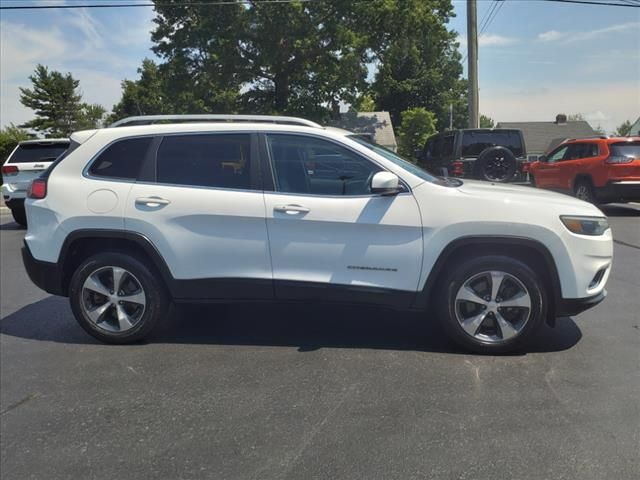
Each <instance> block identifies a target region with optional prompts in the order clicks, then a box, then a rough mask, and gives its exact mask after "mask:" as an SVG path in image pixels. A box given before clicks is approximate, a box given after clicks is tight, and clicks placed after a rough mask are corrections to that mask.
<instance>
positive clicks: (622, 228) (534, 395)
mask: <svg viewBox="0 0 640 480" xmlns="http://www.w3.org/2000/svg"><path fill="white" fill-rule="evenodd" d="M605 211H606V213H607V214H608V216H609V217H610V223H611V224H612V226H613V232H614V237H615V240H616V244H615V259H614V268H613V271H612V274H611V277H610V279H609V283H608V291H609V296H608V297H607V299H606V300H605V301H604V302H603V303H602V304H600V305H599V306H597V307H596V308H594V309H592V310H590V311H587V312H585V313H583V314H581V315H579V316H577V317H575V318H563V319H560V320H559V321H558V325H557V326H556V328H555V329H551V328H549V327H545V328H544V329H543V330H542V331H541V332H540V334H539V335H538V336H537V338H536V339H535V341H534V342H533V344H532V345H531V347H530V348H529V349H528V350H527V351H526V352H524V353H522V354H518V355H512V356H503V357H491V356H478V355H470V354H466V353H464V352H461V351H459V350H457V349H456V348H454V347H453V346H452V345H451V344H450V343H449V342H448V341H447V340H446V339H445V338H444V336H443V334H442V333H441V331H440V330H439V329H438V328H437V327H436V326H435V325H434V323H433V322H432V321H431V318H430V315H429V313H428V312H427V313H425V314H417V313H400V312H396V311H392V310H383V309H371V308H354V307H342V308H336V307H327V306H322V305H236V306H231V307H229V308H227V309H223V308H219V307H218V308H213V307H211V308H195V307H194V308H183V309H180V310H175V311H174V312H173V313H172V315H171V321H170V323H169V324H168V325H167V326H166V327H165V328H164V329H162V331H160V332H158V333H157V334H156V335H155V336H154V338H153V339H152V340H151V341H150V342H148V343H146V344H142V345H132V346H106V345H101V344H99V343H98V342H97V341H95V340H93V339H92V338H91V337H89V336H87V335H86V334H85V333H84V331H83V330H81V329H80V327H79V326H78V325H77V324H76V323H75V320H74V319H73V317H72V314H71V311H70V309H69V306H68V304H67V301H66V299H63V298H57V297H52V296H49V295H47V294H46V293H44V292H42V291H40V290H38V289H37V288H36V287H35V286H34V285H32V284H31V283H30V282H29V280H28V278H27V276H26V274H25V272H24V269H23V267H22V261H21V258H20V253H19V249H20V245H21V243H22V238H23V236H24V230H21V229H19V228H18V227H17V226H16V225H15V224H13V223H12V222H11V217H10V216H8V215H6V214H4V215H1V216H0V225H1V226H0V242H1V258H0V260H1V285H0V294H1V302H0V316H1V321H0V386H1V388H0V454H1V459H0V462H1V463H0V475H1V476H2V478H3V479H6V480H10V479H45V478H46V479H51V480H53V479H71V478H73V479H75V478H77V479H94V478H95V479H119V480H124V479H179V478H180V479H182V478H184V479H209V478H210V479H275V478H278V479H368V480H373V479H403V480H404V479H425V478H429V479H447V480H448V479H580V480H586V479H598V480H601V479H616V480H626V479H634V480H636V479H637V478H639V476H640V206H609V207H606V209H605Z"/></svg>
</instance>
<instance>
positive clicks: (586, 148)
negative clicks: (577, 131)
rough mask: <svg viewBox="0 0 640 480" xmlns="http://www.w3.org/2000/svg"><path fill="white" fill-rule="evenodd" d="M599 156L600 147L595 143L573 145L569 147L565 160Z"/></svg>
mask: <svg viewBox="0 0 640 480" xmlns="http://www.w3.org/2000/svg"><path fill="white" fill-rule="evenodd" d="M597 156H598V145H597V144H595V143H573V144H571V145H569V149H568V151H567V154H566V155H565V157H564V159H563V160H577V159H580V158H591V157H597Z"/></svg>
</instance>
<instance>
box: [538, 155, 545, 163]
mask: <svg viewBox="0 0 640 480" xmlns="http://www.w3.org/2000/svg"><path fill="white" fill-rule="evenodd" d="M538 161H539V162H546V161H547V156H546V155H540V156H539V157H538Z"/></svg>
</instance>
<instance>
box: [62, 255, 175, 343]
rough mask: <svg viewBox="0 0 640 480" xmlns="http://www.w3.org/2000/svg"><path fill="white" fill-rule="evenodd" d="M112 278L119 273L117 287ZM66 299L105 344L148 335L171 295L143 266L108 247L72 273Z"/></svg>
mask: <svg viewBox="0 0 640 480" xmlns="http://www.w3.org/2000/svg"><path fill="white" fill-rule="evenodd" d="M114 277H116V278H117V277H119V278H120V282H119V283H120V288H119V289H117V290H118V291H114V290H116V289H114V288H113V281H114ZM112 292H113V293H112ZM140 293H142V296H141V295H140ZM69 302H70V304H71V310H72V311H73V314H74V316H75V317H76V320H77V321H78V323H79V324H80V326H81V327H82V328H83V329H84V330H85V331H86V332H87V333H88V334H89V335H91V336H93V337H95V338H97V339H98V340H100V341H101V342H104V343H112V344H125V343H133V342H137V341H139V340H142V339H143V338H145V337H147V336H148V335H149V334H150V333H151V331H152V330H153V329H154V328H155V327H156V325H157V324H158V323H159V322H160V321H161V320H162V319H163V318H164V317H165V315H166V313H167V312H168V311H169V303H170V300H169V295H168V294H167V292H166V289H165V286H164V285H163V284H162V282H161V280H159V276H158V275H157V274H155V273H153V272H152V271H151V270H150V269H149V267H147V265H145V264H144V263H143V262H141V261H139V260H138V259H136V258H134V257H132V256H130V255H128V254H126V253H119V252H109V253H100V254H97V255H94V256H92V257H89V258H87V259H86V260H85V261H83V262H82V263H81V264H80V266H79V267H78V268H77V269H76V271H75V272H74V273H73V276H72V277H71V283H70V285H69Z"/></svg>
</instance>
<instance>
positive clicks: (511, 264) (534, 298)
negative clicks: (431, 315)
mask: <svg viewBox="0 0 640 480" xmlns="http://www.w3.org/2000/svg"><path fill="white" fill-rule="evenodd" d="M436 298H438V299H440V301H441V303H440V304H439V305H438V314H439V315H438V316H439V318H440V321H441V322H442V325H443V327H444V329H445V331H446V332H447V333H448V334H449V336H450V337H451V339H452V340H453V341H455V342H456V343H457V344H459V345H460V346H462V347H463V348H466V349H468V350H472V351H474V352H478V353H505V352H510V351H514V350H517V349H518V348H521V347H522V346H523V345H524V344H526V342H527V341H528V340H529V339H530V338H531V336H532V335H533V334H534V332H535V331H536V330H537V329H538V327H539V326H540V325H541V323H542V321H543V319H544V314H545V310H546V309H545V291H544V286H543V284H542V283H541V281H540V280H539V278H538V277H537V275H536V274H535V272H534V271H533V270H531V268H529V267H528V266H527V265H525V264H524V263H522V262H520V261H518V260H516V259H514V258H510V257H504V256H485V257H479V258H475V259H472V260H468V261H465V262H464V263H459V264H457V265H456V266H455V267H454V268H452V269H451V270H450V271H449V272H447V273H446V274H445V277H444V279H443V281H442V282H441V287H440V291H439V295H438V296H437V297H436Z"/></svg>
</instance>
